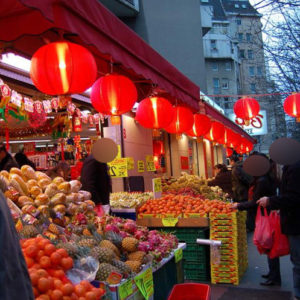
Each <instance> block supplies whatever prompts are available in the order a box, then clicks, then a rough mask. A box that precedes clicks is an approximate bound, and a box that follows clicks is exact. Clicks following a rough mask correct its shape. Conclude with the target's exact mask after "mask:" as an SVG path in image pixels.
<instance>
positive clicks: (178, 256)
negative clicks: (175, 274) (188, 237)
mask: <svg viewBox="0 0 300 300" xmlns="http://www.w3.org/2000/svg"><path fill="white" fill-rule="evenodd" d="M174 256H175V263H176V264H177V263H178V262H179V261H181V260H182V258H183V251H182V249H181V248H180V249H177V250H176V251H175V252H174Z"/></svg>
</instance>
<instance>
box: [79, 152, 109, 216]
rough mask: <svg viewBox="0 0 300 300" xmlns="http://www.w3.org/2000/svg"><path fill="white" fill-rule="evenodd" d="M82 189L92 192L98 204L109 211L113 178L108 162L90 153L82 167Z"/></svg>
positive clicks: (93, 198)
mask: <svg viewBox="0 0 300 300" xmlns="http://www.w3.org/2000/svg"><path fill="white" fill-rule="evenodd" d="M80 180H81V183H82V189H83V190H86V191H89V192H90V193H91V194H92V200H93V201H94V202H95V204H96V205H102V207H103V210H104V211H105V212H109V195H110V193H111V178H110V176H109V173H108V166H107V164H106V163H102V162H99V161H97V160H96V159H95V158H94V157H93V155H92V154H91V155H89V156H88V157H87V158H86V159H85V160H84V162H83V166H82V169H81V177H80Z"/></svg>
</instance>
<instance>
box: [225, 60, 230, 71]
mask: <svg viewBox="0 0 300 300" xmlns="http://www.w3.org/2000/svg"><path fill="white" fill-rule="evenodd" d="M225 70H226V71H231V61H227V62H226V63H225Z"/></svg>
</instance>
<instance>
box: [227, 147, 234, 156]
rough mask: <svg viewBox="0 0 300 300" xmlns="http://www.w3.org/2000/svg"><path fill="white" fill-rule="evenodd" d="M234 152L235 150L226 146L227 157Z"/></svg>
mask: <svg viewBox="0 0 300 300" xmlns="http://www.w3.org/2000/svg"><path fill="white" fill-rule="evenodd" d="M232 154H233V150H232V149H231V148H226V157H230V156H232Z"/></svg>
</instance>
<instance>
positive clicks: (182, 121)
mask: <svg viewBox="0 0 300 300" xmlns="http://www.w3.org/2000/svg"><path fill="white" fill-rule="evenodd" d="M193 122H194V118H193V113H192V111H191V110H190V109H188V108H187V107H184V106H176V107H175V117H174V119H173V120H172V122H171V124H170V125H169V126H168V127H166V128H165V130H166V131H167V132H169V133H176V134H181V133H183V132H186V131H188V130H190V129H191V128H192V126H193Z"/></svg>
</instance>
